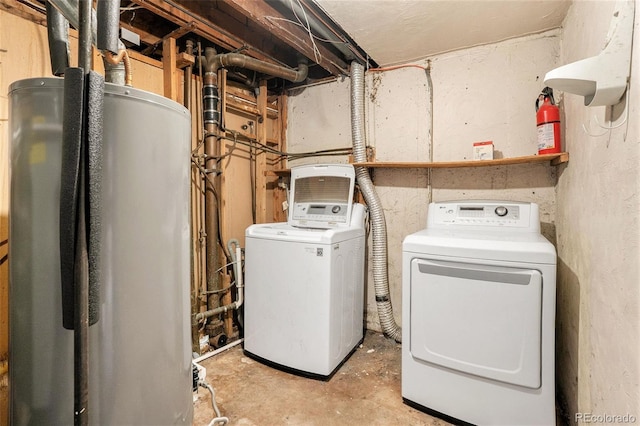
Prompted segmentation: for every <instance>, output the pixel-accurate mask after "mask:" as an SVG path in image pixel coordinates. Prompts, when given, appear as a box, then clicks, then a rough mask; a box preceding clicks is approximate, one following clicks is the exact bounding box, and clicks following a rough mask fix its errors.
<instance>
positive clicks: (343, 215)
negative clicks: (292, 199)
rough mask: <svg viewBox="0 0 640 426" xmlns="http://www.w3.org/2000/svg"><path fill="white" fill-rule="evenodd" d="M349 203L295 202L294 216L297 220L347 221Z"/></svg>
mask: <svg viewBox="0 0 640 426" xmlns="http://www.w3.org/2000/svg"><path fill="white" fill-rule="evenodd" d="M348 209H349V204H348V203H295V205H294V207H293V217H294V219H297V220H302V221H306V220H314V221H323V222H346V221H347V211H348Z"/></svg>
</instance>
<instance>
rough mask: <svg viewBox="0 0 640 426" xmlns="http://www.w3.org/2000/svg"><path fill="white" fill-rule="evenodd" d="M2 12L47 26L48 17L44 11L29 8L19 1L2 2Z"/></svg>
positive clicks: (0, 0) (6, 0) (4, 0)
mask: <svg viewBox="0 0 640 426" xmlns="http://www.w3.org/2000/svg"><path fill="white" fill-rule="evenodd" d="M0 10H4V11H5V12H8V13H10V14H12V15H16V16H19V17H21V18H23V19H27V20H29V21H32V22H35V23H36V24H38V25H44V26H46V25H47V17H46V15H45V13H44V5H43V6H42V10H41V9H39V8H36V7H29V6H27V5H25V4H24V3H21V2H19V1H17V0H0Z"/></svg>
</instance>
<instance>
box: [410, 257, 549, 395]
mask: <svg viewBox="0 0 640 426" xmlns="http://www.w3.org/2000/svg"><path fill="white" fill-rule="evenodd" d="M410 286H411V290H410V291H411V293H410V294H411V306H410V309H411V313H410V318H411V319H410V324H409V327H410V342H409V345H410V350H411V355H412V356H413V357H414V358H416V359H419V360H423V361H427V362H430V363H433V364H436V365H440V366H444V367H448V368H451V369H455V370H458V371H462V372H465V373H470V374H474V375H477V376H480V377H486V378H489V379H493V380H498V381H502V382H506V383H513V384H516V385H520V386H525V387H529V388H533V389H536V388H539V387H540V336H541V321H542V318H541V317H542V275H541V273H540V271H538V270H535V269H519V268H509V267H499V266H488V265H478V264H471V263H458V262H445V261H440V260H430V259H413V260H412V261H411V283H410Z"/></svg>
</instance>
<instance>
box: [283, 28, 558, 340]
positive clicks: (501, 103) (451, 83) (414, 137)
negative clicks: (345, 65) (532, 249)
mask: <svg viewBox="0 0 640 426" xmlns="http://www.w3.org/2000/svg"><path fill="white" fill-rule="evenodd" d="M559 34H560V33H559V32H558V31H551V32H547V33H544V34H539V35H536V36H528V37H524V38H519V39H516V40H510V41H505V42H501V43H497V44H492V45H488V46H482V47H474V48H470V49H465V50H462V51H458V52H453V53H449V54H445V55H440V56H436V57H433V58H430V63H431V72H430V74H431V82H432V84H430V82H429V79H428V76H427V73H426V72H425V71H424V70H423V69H420V68H415V67H408V68H402V69H398V70H392V71H386V72H368V73H367V78H366V91H365V96H366V117H367V124H366V130H367V143H368V145H371V146H373V147H375V150H376V159H377V160H378V161H429V159H430V158H433V159H434V160H435V161H450V160H464V159H471V158H472V144H473V142H476V141H485V140H493V141H494V144H495V149H496V151H497V152H496V154H497V156H504V157H515V156H522V155H532V154H535V153H536V150H537V147H536V127H535V109H534V103H535V99H536V97H537V95H538V93H539V92H540V90H541V89H542V88H543V85H542V78H543V77H544V74H545V72H546V71H548V70H550V69H552V68H554V67H556V66H557V65H558V63H557V61H558V58H559V43H560V37H559ZM417 65H421V66H426V65H427V61H426V60H425V61H423V62H420V63H417ZM349 90H350V85H349V79H345V80H344V81H337V82H334V83H331V84H326V85H322V86H316V87H310V88H307V89H304V90H302V91H300V92H297V93H291V94H290V98H289V104H288V105H289V111H288V117H289V124H288V133H287V143H288V147H289V151H292V152H300V151H313V150H318V149H324V148H337V147H344V146H350V144H351V130H350V119H349V109H350V100H349ZM431 97H433V104H432V102H431ZM431 148H432V149H431ZM431 156H432V157H431ZM321 161H326V162H346V161H347V159H346V158H337V157H326V158H322V159H317V158H316V159H313V160H308V162H321ZM295 164H300V163H292V165H295ZM372 173H373V179H374V183H375V184H376V188H377V191H378V194H379V196H380V199H381V202H382V205H383V208H384V210H385V215H386V222H387V230H388V251H389V260H388V267H389V283H390V293H391V300H392V304H393V306H394V316H395V318H396V321H397V322H398V323H400V321H401V312H402V306H401V292H402V285H401V284H402V265H401V260H402V259H401V257H402V240H403V239H404V237H406V236H407V235H408V234H411V233H413V232H416V231H418V230H420V229H423V228H424V227H425V224H426V211H427V205H428V203H429V200H430V199H433V200H434V201H442V200H451V199H472V198H482V199H507V200H523V201H534V202H537V203H539V204H540V206H541V214H542V222H543V229H544V233H545V235H546V236H547V237H548V238H549V239H551V240H552V241H555V224H554V221H555V215H556V211H555V210H556V209H555V203H556V198H555V184H556V177H557V176H556V168H555V167H552V166H549V165H547V164H536V165H514V166H501V167H490V168H478V169H434V170H433V171H432V172H430V171H429V170H428V169H392V168H391V169H373V172H372ZM430 181H431V182H432V185H430ZM369 245H371V244H369ZM366 306H367V314H366V318H367V327H368V328H370V329H373V330H380V326H379V321H378V316H377V311H376V305H375V300H374V290H373V279H372V277H371V274H370V273H369V278H368V286H367V304H366Z"/></svg>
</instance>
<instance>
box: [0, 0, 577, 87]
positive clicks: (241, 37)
mask: <svg viewBox="0 0 640 426" xmlns="http://www.w3.org/2000/svg"><path fill="white" fill-rule="evenodd" d="M44 2H45V0H1V1H0V7H3V8H5V9H7V10H10V9H11V8H12V5H16V6H20V8H21V9H22V10H23V11H24V13H27V14H29V15H31V16H32V19H34V20H35V21H36V22H42V21H43V18H44ZM570 5H571V1H570V0H508V1H507V0H499V1H498V0H473V1H470V0H439V1H435V0H210V1H200V0H120V6H121V14H120V24H121V26H122V27H123V28H125V29H127V30H130V31H133V32H135V33H137V34H138V35H139V37H140V44H139V45H135V44H133V43H127V47H128V48H129V49H131V50H136V51H138V52H140V53H142V54H144V55H146V56H149V57H151V58H154V59H162V53H163V52H162V49H163V41H164V40H166V39H168V38H172V39H175V40H176V44H177V46H178V50H179V51H181V52H184V50H185V47H186V42H187V40H193V41H195V42H196V43H197V45H198V46H201V47H202V49H204V48H206V47H214V48H216V50H217V51H218V53H226V52H241V53H243V54H245V55H248V56H251V57H254V58H257V59H260V60H262V61H265V62H269V63H272V64H277V65H281V66H285V67H289V68H296V67H297V66H298V64H299V63H300V59H301V58H302V59H306V61H307V62H308V63H309V74H308V78H307V79H306V81H304V82H302V83H291V82H288V81H285V80H282V79H278V78H269V77H268V76H266V77H267V78H268V79H269V89H270V90H273V91H281V90H284V89H286V88H289V87H291V86H293V85H299V84H309V83H314V82H317V81H322V80H324V79H327V78H333V77H335V76H340V75H347V74H348V73H349V64H350V63H351V61H353V60H357V61H358V62H360V63H363V64H364V63H367V66H368V67H376V66H385V65H392V64H400V63H406V62H411V61H415V60H419V59H423V58H427V57H430V56H433V55H435V54H439V53H443V52H447V51H451V50H457V49H462V48H466V47H470V46H476V45H482V44H487V43H494V42H497V41H500V40H505V39H509V38H514V37H519V36H523V35H526V34H531V33H537V32H542V31H545V30H549V29H552V28H557V27H559V26H560V25H561V24H562V21H563V19H564V17H565V15H566V13H567V11H568V9H569V6H570ZM312 35H313V36H312ZM194 53H196V54H197V52H194ZM234 73H235V74H236V76H237V78H239V81H245V82H248V84H253V83H251V82H255V81H257V80H258V79H261V78H264V77H265V76H264V75H259V74H258V73H256V72H253V71H246V70H234Z"/></svg>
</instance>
